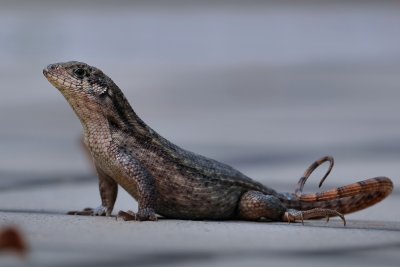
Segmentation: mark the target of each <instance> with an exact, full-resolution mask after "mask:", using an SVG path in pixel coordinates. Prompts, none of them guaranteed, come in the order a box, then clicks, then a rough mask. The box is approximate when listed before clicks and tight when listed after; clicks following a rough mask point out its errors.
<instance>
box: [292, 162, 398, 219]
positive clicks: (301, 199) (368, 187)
mask: <svg viewBox="0 0 400 267" xmlns="http://www.w3.org/2000/svg"><path fill="white" fill-rule="evenodd" d="M324 162H329V163H330V166H329V169H328V171H327V173H326V174H325V175H324V177H323V178H322V180H321V182H320V184H319V186H321V185H322V183H323V182H324V180H325V179H326V177H327V176H328V174H329V173H330V171H331V170H332V167H333V164H334V161H333V158H332V157H329V156H327V157H323V158H321V159H319V160H317V161H316V162H314V163H313V164H312V165H311V166H310V167H309V168H308V169H307V170H306V172H305V173H304V175H303V177H302V178H300V180H299V182H298V187H297V189H296V191H295V197H294V199H293V200H289V201H288V202H287V203H286V204H287V207H288V208H294V209H298V210H303V211H304V210H310V209H314V208H323V209H332V210H336V211H337V212H339V213H341V214H347V213H351V212H356V211H359V210H362V209H365V208H368V207H370V206H372V205H374V204H376V203H378V202H380V201H381V200H383V199H384V198H386V197H387V196H388V195H389V194H390V193H391V192H392V190H393V183H392V181H391V180H390V179H389V178H387V177H375V178H371V179H367V180H364V181H360V182H356V183H353V184H349V185H346V186H342V187H338V188H334V189H330V190H327V191H323V192H319V193H313V194H303V193H302V191H303V187H304V184H305V182H306V181H307V179H308V177H309V176H310V175H311V174H312V172H313V171H314V170H315V169H317V168H318V167H319V166H320V165H321V164H323V163H324Z"/></svg>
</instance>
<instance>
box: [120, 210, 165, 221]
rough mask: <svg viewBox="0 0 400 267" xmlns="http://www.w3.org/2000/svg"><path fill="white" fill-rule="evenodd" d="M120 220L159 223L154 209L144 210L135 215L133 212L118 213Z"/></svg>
mask: <svg viewBox="0 0 400 267" xmlns="http://www.w3.org/2000/svg"><path fill="white" fill-rule="evenodd" d="M117 218H118V219H122V220H124V221H157V220H158V218H157V215H156V213H155V212H154V210H153V209H143V210H140V211H139V212H138V213H134V212H133V211H131V210H128V211H126V212H125V211H122V210H120V211H119V212H118V216H117Z"/></svg>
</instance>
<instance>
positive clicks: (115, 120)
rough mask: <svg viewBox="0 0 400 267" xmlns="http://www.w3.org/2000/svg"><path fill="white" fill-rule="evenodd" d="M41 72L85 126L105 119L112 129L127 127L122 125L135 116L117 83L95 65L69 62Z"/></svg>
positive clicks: (48, 67)
mask: <svg viewBox="0 0 400 267" xmlns="http://www.w3.org/2000/svg"><path fill="white" fill-rule="evenodd" d="M43 74H44V76H45V77H46V78H47V80H49V82H50V83H51V84H52V85H53V86H54V87H56V88H57V89H58V90H59V91H60V92H61V93H62V94H63V96H64V97H65V98H66V100H67V101H68V102H69V104H70V105H71V107H72V109H73V110H74V111H75V113H76V115H77V116H78V117H79V119H80V120H81V122H82V124H83V125H84V126H85V125H87V124H88V123H92V124H93V123H94V124H99V123H100V122H106V123H109V124H110V125H112V127H114V128H115V127H118V128H128V126H126V125H125V124H128V123H129V122H131V121H132V120H133V118H134V117H135V114H134V111H133V110H132V108H131V106H130V105H129V103H128V101H127V100H126V98H125V96H124V94H123V93H122V92H121V90H120V89H119V88H118V86H117V85H116V84H115V83H114V82H113V81H112V80H111V79H110V78H109V77H108V76H107V75H105V74H104V73H103V72H102V71H101V70H99V69H98V68H96V67H93V66H90V65H88V64H86V63H83V62H77V61H70V62H65V63H55V64H50V65H48V66H47V67H46V68H45V69H44V70H43ZM110 127H111V126H110Z"/></svg>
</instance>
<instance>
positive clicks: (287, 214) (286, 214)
mask: <svg viewBox="0 0 400 267" xmlns="http://www.w3.org/2000/svg"><path fill="white" fill-rule="evenodd" d="M238 215H239V218H240V219H243V220H249V221H259V220H269V221H283V222H289V223H290V222H297V221H301V222H302V223H303V221H304V220H307V219H320V218H327V220H329V218H330V217H335V216H338V217H340V218H341V219H342V220H343V223H344V225H346V220H345V218H344V216H343V214H341V213H339V212H337V211H336V210H333V209H322V208H314V209H310V210H304V211H300V210H296V209H287V208H286V207H285V205H284V204H283V203H282V202H281V201H280V200H279V198H277V197H276V196H273V195H265V194H263V193H262V192H259V191H248V192H246V193H244V194H243V196H242V197H241V199H240V202H239V208H238Z"/></svg>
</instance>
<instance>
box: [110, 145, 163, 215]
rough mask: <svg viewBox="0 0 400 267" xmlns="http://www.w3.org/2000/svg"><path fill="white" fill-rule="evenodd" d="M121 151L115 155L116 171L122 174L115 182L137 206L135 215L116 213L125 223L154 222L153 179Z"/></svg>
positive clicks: (135, 160)
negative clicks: (134, 200)
mask: <svg viewBox="0 0 400 267" xmlns="http://www.w3.org/2000/svg"><path fill="white" fill-rule="evenodd" d="M127 152H128V151H126V150H124V149H123V150H122V151H120V153H118V154H117V162H118V163H117V164H118V169H119V170H120V172H121V173H122V175H121V177H119V178H117V179H116V180H117V181H118V183H119V184H120V185H121V186H122V187H123V188H124V189H125V190H126V191H127V192H128V193H129V194H131V195H132V196H133V197H134V198H135V199H136V200H137V201H138V204H139V209H138V212H137V214H134V213H133V212H132V211H129V212H127V213H126V212H122V211H120V212H119V213H118V216H119V217H121V218H122V219H123V220H125V221H129V220H139V221H156V220H157V215H156V212H155V207H156V186H155V180H154V177H153V176H152V175H151V174H150V173H149V172H148V171H147V170H146V168H144V167H143V166H142V164H141V163H140V162H139V161H138V160H137V159H136V158H135V157H134V156H133V153H129V152H128V153H127Z"/></svg>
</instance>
